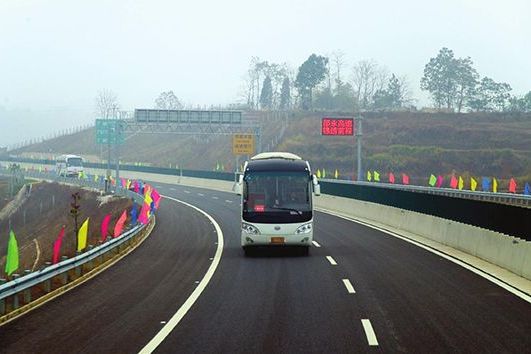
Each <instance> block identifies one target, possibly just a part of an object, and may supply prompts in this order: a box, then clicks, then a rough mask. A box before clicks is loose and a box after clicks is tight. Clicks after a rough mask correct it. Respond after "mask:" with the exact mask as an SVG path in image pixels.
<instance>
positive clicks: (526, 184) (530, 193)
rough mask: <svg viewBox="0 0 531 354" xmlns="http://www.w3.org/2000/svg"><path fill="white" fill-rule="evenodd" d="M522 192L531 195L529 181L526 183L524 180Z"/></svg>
mask: <svg viewBox="0 0 531 354" xmlns="http://www.w3.org/2000/svg"><path fill="white" fill-rule="evenodd" d="M524 194H525V195H531V190H529V183H527V182H525V187H524Z"/></svg>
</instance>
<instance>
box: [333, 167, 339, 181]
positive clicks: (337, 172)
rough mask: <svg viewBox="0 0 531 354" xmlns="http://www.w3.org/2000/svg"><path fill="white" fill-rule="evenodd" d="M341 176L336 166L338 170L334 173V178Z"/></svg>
mask: <svg viewBox="0 0 531 354" xmlns="http://www.w3.org/2000/svg"><path fill="white" fill-rule="evenodd" d="M338 177H339V171H338V170H337V168H336V172H335V173H334V178H335V179H337V178H338Z"/></svg>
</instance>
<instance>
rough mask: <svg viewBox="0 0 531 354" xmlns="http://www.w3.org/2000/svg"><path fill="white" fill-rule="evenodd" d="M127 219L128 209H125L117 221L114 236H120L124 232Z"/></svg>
mask: <svg viewBox="0 0 531 354" xmlns="http://www.w3.org/2000/svg"><path fill="white" fill-rule="evenodd" d="M126 219H127V211H126V210H124V212H123V213H122V215H120V218H119V219H118V221H117V222H116V225H114V237H118V236H120V234H121V233H122V230H123V229H124V224H125V220H126Z"/></svg>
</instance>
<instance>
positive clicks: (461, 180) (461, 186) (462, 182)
mask: <svg viewBox="0 0 531 354" xmlns="http://www.w3.org/2000/svg"><path fill="white" fill-rule="evenodd" d="M464 185H465V181H463V177H461V176H459V184H458V185H457V188H459V190H461V189H463V187H464Z"/></svg>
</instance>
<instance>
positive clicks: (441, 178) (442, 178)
mask: <svg viewBox="0 0 531 354" xmlns="http://www.w3.org/2000/svg"><path fill="white" fill-rule="evenodd" d="M443 181H444V177H443V176H441V175H438V176H437V183H436V184H435V186H436V187H437V188H441V186H442V184H443Z"/></svg>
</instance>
